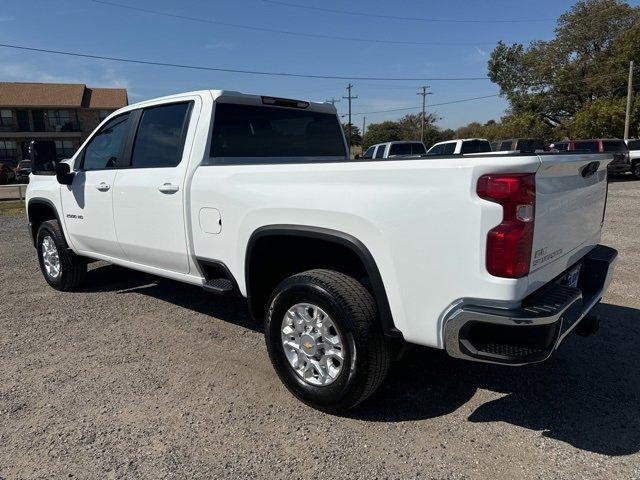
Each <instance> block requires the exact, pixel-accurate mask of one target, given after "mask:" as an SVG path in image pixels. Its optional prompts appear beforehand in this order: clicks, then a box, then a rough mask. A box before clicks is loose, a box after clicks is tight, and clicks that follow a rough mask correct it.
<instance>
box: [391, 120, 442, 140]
mask: <svg viewBox="0 0 640 480" xmlns="http://www.w3.org/2000/svg"><path fill="white" fill-rule="evenodd" d="M437 121H438V117H437V115H435V114H433V113H429V114H426V115H425V116H424V127H425V128H424V129H425V132H427V131H428V130H432V131H433V130H435V129H436V122H437ZM398 124H399V125H400V128H401V130H402V140H420V137H421V136H422V132H421V130H422V113H410V114H407V115H405V116H404V117H402V118H401V119H400V120H398Z"/></svg>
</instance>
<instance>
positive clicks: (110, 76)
mask: <svg viewBox="0 0 640 480" xmlns="http://www.w3.org/2000/svg"><path fill="white" fill-rule="evenodd" d="M78 70H81V69H78ZM101 70H102V71H101V72H87V71H78V72H77V73H73V74H62V75H60V74H56V73H51V72H48V71H46V70H44V69H41V68H38V67H36V66H34V65H32V64H29V63H7V62H0V79H2V81H5V82H6V81H9V82H11V81H13V82H42V83H84V84H85V85H87V86H89V87H117V88H127V89H128V88H130V82H129V81H128V80H127V79H126V78H123V77H122V76H120V75H119V73H118V72H117V71H116V70H115V69H113V68H105V69H101Z"/></svg>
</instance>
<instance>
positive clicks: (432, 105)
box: [343, 93, 500, 116]
mask: <svg viewBox="0 0 640 480" xmlns="http://www.w3.org/2000/svg"><path fill="white" fill-rule="evenodd" d="M499 96H500V94H499V93H495V94H493V95H484V96H482V97H472V98H461V99H459V100H451V101H449V102H441V103H432V104H431V105H430V106H431V107H440V106H442V105H451V104H454V103H463V102H471V101H473V100H482V99H484V98H494V97H499ZM421 108H422V106H420V107H416V106H412V107H400V108H390V109H388V110H376V111H373V112H357V113H352V114H351V115H373V114H375V113H392V112H404V111H409V110H420V109H421ZM343 116H344V115H343Z"/></svg>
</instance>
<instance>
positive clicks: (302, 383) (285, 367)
mask: <svg viewBox="0 0 640 480" xmlns="http://www.w3.org/2000/svg"><path fill="white" fill-rule="evenodd" d="M265 337H266V343H267V349H268V352H269V357H270V358H271V362H272V364H273V366H274V368H275V370H276V372H277V373H278V376H279V377H280V379H281V380H282V381H283V383H284V384H285V386H286V387H287V388H288V389H289V391H291V393H293V394H294V395H295V396H296V397H298V398H299V399H300V400H302V401H303V402H305V403H306V404H308V405H310V406H312V407H314V408H317V409H320V410H324V411H331V412H335V411H342V410H346V409H349V408H351V407H354V406H355V405H357V404H358V403H360V402H362V401H363V400H365V399H366V398H367V397H368V396H369V395H371V394H372V393H373V392H374V391H375V390H376V389H377V388H378V386H379V385H380V384H381V383H382V381H383V380H384V377H385V375H386V373H387V369H388V366H389V351H388V348H387V345H386V343H385V340H384V336H383V332H382V328H381V325H380V322H379V321H378V318H377V312H376V304H375V301H374V299H373V297H372V296H371V294H370V293H369V292H368V291H367V290H366V288H365V287H364V286H363V285H362V284H361V283H359V282H358V281H357V280H355V279H354V278H351V277H349V276H347V275H344V274H342V273H339V272H335V271H331V270H320V269H318V270H310V271H307V272H303V273H300V274H297V275H293V276H291V277H289V278H287V279H286V280H284V281H283V282H282V283H281V284H280V285H279V286H278V287H277V288H276V290H275V291H274V293H273V295H272V296H271V299H270V302H269V308H268V311H267V315H266V318H265Z"/></svg>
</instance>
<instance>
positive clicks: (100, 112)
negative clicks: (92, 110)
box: [98, 110, 113, 121]
mask: <svg viewBox="0 0 640 480" xmlns="http://www.w3.org/2000/svg"><path fill="white" fill-rule="evenodd" d="M112 111H113V110H98V117H99V118H100V121H103V120H104V119H105V118H107V117H108V116H109V115H111V112H112Z"/></svg>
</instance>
